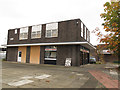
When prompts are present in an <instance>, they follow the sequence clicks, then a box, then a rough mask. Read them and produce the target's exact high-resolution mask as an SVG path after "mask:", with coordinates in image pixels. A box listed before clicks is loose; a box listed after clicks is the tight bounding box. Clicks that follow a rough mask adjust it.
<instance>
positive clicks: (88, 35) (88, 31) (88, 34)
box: [87, 30, 89, 41]
mask: <svg viewBox="0 0 120 90" xmlns="http://www.w3.org/2000/svg"><path fill="white" fill-rule="evenodd" d="M87 41H89V30H87Z"/></svg>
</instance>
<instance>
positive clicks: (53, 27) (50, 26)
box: [45, 23, 58, 38]
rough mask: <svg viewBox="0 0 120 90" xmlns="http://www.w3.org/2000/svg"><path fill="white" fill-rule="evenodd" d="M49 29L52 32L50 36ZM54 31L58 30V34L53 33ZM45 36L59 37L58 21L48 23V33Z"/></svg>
mask: <svg viewBox="0 0 120 90" xmlns="http://www.w3.org/2000/svg"><path fill="white" fill-rule="evenodd" d="M48 31H49V32H50V36H48ZM53 31H56V36H54V35H53ZM45 37H47V38H50V37H58V23H49V24H46V34H45Z"/></svg>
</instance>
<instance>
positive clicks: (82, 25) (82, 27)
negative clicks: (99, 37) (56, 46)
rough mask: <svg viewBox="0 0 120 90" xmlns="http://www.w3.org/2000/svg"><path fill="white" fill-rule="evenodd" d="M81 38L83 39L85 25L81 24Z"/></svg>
mask: <svg viewBox="0 0 120 90" xmlns="http://www.w3.org/2000/svg"><path fill="white" fill-rule="evenodd" d="M81 37H83V23H82V22H81Z"/></svg>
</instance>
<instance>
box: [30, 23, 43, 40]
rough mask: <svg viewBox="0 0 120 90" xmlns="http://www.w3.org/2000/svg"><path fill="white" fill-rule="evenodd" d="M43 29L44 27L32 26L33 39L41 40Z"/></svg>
mask: <svg viewBox="0 0 120 90" xmlns="http://www.w3.org/2000/svg"><path fill="white" fill-rule="evenodd" d="M41 28H42V25H35V26H32V32H31V38H32V39H34V38H41Z"/></svg>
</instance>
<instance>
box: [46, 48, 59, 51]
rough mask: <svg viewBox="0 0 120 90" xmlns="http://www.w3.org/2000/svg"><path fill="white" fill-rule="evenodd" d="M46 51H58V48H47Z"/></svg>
mask: <svg viewBox="0 0 120 90" xmlns="http://www.w3.org/2000/svg"><path fill="white" fill-rule="evenodd" d="M45 51H57V49H51V48H49V49H48V48H46V49H45Z"/></svg>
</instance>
